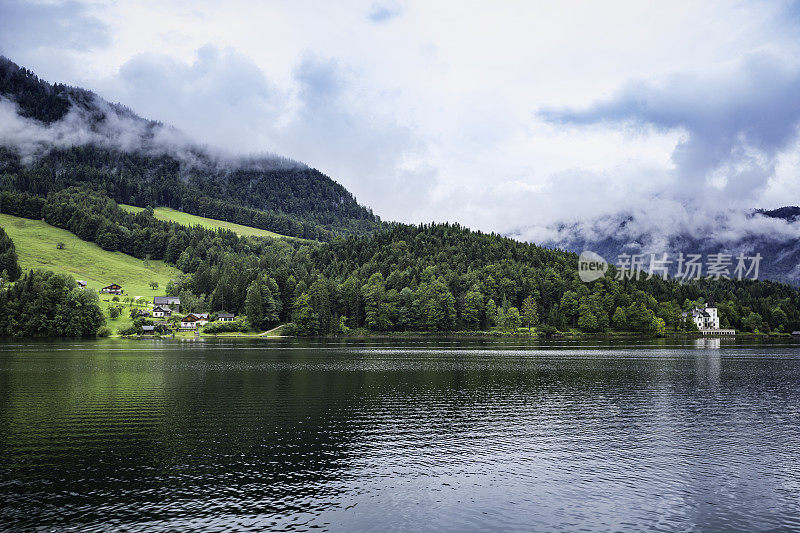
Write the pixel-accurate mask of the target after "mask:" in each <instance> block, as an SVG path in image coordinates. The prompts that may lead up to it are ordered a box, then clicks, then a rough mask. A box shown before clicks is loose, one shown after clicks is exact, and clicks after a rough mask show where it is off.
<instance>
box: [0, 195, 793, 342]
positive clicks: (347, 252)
mask: <svg viewBox="0 0 800 533" xmlns="http://www.w3.org/2000/svg"><path fill="white" fill-rule="evenodd" d="M0 201H2V204H3V206H4V208H5V209H6V211H7V212H10V213H11V214H15V215H18V216H26V217H29V218H36V219H39V218H42V219H44V220H45V221H46V222H48V223H50V224H52V225H54V226H57V227H60V228H65V229H68V230H69V231H71V232H73V233H75V234H76V235H78V236H79V237H81V238H83V239H85V240H89V241H93V242H96V243H97V244H99V245H100V246H101V247H103V248H104V249H107V250H119V251H122V252H124V253H127V254H130V255H133V256H135V257H140V258H145V257H149V258H150V259H163V260H165V261H167V262H168V263H171V264H174V265H175V266H177V268H178V269H180V270H181V271H183V272H184V273H185V275H184V276H182V277H181V278H179V279H177V280H175V281H174V282H172V283H171V284H170V285H169V286H168V287H167V290H168V292H169V293H170V294H172V295H177V296H180V297H181V301H182V304H183V306H184V308H186V309H191V310H193V311H212V312H213V311H223V310H224V311H232V312H235V313H236V314H238V315H244V316H246V317H247V318H248V320H249V321H250V323H251V324H252V325H253V326H254V327H257V328H266V327H268V326H271V325H273V324H277V323H278V322H281V321H291V322H292V328H293V331H294V332H296V333H297V334H301V335H317V334H331V333H342V332H346V331H348V330H349V329H351V328H365V329H367V330H370V331H376V332H393V331H432V332H446V331H464V330H468V331H476V330H486V329H488V328H491V327H493V326H502V327H505V328H508V329H514V328H516V327H519V326H522V325H527V324H531V325H536V324H539V330H540V332H545V333H549V332H554V331H556V330H566V329H569V328H573V327H577V328H579V329H580V330H582V331H585V332H591V333H597V332H603V331H607V330H610V329H614V330H623V331H635V332H640V333H646V334H655V335H658V334H662V333H663V332H664V330H665V328H676V327H679V326H680V319H679V316H680V312H681V310H684V309H687V308H688V307H690V306H693V305H695V304H697V303H698V302H700V301H702V300H706V301H707V300H708V299H711V298H713V299H714V300H715V301H716V303H717V305H718V307H719V308H720V311H721V317H722V325H723V326H726V327H734V328H736V329H740V330H746V331H756V330H757V331H761V332H765V331H791V330H793V329H800V292H798V290H797V289H795V288H793V287H791V286H789V285H785V284H780V283H773V282H765V281H731V280H724V279H723V280H718V281H712V280H702V281H699V282H692V283H678V282H675V281H671V280H663V279H661V278H658V277H655V278H652V279H649V280H648V279H644V276H643V277H642V279H639V280H636V279H620V280H618V279H615V274H616V271H615V269H614V268H613V267H612V268H611V269H610V270H609V272H608V273H607V274H606V276H605V277H604V278H602V279H600V280H597V281H595V282H593V283H583V282H582V281H580V279H579V277H578V275H577V256H576V255H575V254H573V253H569V252H564V251H559V250H551V249H547V248H542V247H539V246H536V245H533V244H528V243H522V242H518V241H515V240H512V239H508V238H504V237H501V236H499V235H494V234H484V233H481V232H475V231H470V230H468V229H465V228H463V227H460V226H458V225H451V224H436V225H421V226H409V225H403V224H391V225H387V226H385V227H384V228H383V229H382V230H379V231H378V232H375V233H374V234H371V235H368V236H360V237H355V236H353V237H348V238H341V237H340V238H336V239H334V240H333V241H331V242H329V243H308V242H302V241H288V240H285V239H269V238H257V237H239V236H237V235H236V234H234V233H233V232H230V231H214V230H210V229H204V228H201V227H192V228H188V227H185V226H180V225H178V224H175V223H172V222H165V221H161V220H157V219H156V218H155V217H153V214H152V211H151V210H147V209H146V210H144V211H141V212H139V213H136V214H133V213H130V212H127V211H124V210H122V209H120V208H119V207H118V206H117V205H116V204H115V203H114V202H113V201H112V200H111V199H109V198H108V197H105V196H103V195H102V194H100V193H98V192H96V191H90V190H87V189H82V188H69V189H64V190H62V191H60V192H57V193H52V194H50V195H49V196H48V197H47V199H46V200H44V199H42V198H40V197H36V196H32V195H29V194H25V193H12V192H3V193H0ZM0 312H2V310H0Z"/></svg>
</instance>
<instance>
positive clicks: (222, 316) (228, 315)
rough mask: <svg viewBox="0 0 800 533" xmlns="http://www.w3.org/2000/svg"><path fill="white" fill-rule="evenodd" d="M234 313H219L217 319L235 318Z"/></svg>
mask: <svg viewBox="0 0 800 533" xmlns="http://www.w3.org/2000/svg"><path fill="white" fill-rule="evenodd" d="M233 316H234V315H233V313H217V318H233Z"/></svg>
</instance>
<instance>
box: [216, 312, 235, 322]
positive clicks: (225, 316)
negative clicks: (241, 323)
mask: <svg viewBox="0 0 800 533" xmlns="http://www.w3.org/2000/svg"><path fill="white" fill-rule="evenodd" d="M217 320H219V321H220V322H233V321H234V320H236V317H235V316H234V315H233V313H217Z"/></svg>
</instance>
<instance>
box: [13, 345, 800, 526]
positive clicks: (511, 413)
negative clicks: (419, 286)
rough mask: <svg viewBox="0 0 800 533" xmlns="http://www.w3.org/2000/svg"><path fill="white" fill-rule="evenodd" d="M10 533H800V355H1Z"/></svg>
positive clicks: (321, 349)
mask: <svg viewBox="0 0 800 533" xmlns="http://www.w3.org/2000/svg"><path fill="white" fill-rule="evenodd" d="M0 502H2V503H0V529H4V528H5V529H8V530H15V531H16V530H20V529H29V528H34V527H39V528H42V529H48V530H53V529H56V530H59V529H65V528H74V529H75V530H80V531H93V530H106V529H115V530H119V529H125V530H129V531H137V530H141V531H152V530H154V529H172V530H175V529H180V530H183V529H195V530H213V531H216V530H220V529H223V528H225V529H240V530H279V531H304V530H309V529H317V528H322V529H330V530H336V531H364V530H410V531H419V530H449V531H465V530H497V529H500V530H557V529H561V530H568V531H574V530H578V529H589V530H630V531H640V530H643V529H652V530H665V531H675V530H699V531H731V530H743V531H755V530H779V529H780V530H792V529H794V530H798V529H800V344H797V343H795V342H793V341H790V340H787V341H783V342H775V343H758V342H753V341H751V342H746V341H742V340H736V339H722V340H720V339H697V340H693V339H687V340H681V341H665V340H662V341H624V342H623V341H620V342H617V343H602V342H594V343H589V342H584V343H580V342H575V341H561V342H556V341H553V342H549V343H536V342H535V341H521V340H502V341H493V340H469V339H466V340H465V339H454V340H409V339H403V340H395V341H378V340H376V341H357V340H350V341H342V342H334V341H313V340H309V341H299V340H288V339H285V340H278V339H242V340H235V339H200V340H194V339H192V340H185V341H180V340H163V341H159V340H144V341H130V340H114V339H107V340H97V341H61V342H35V341H22V342H5V343H3V344H0Z"/></svg>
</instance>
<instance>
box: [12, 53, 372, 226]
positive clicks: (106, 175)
mask: <svg viewBox="0 0 800 533" xmlns="http://www.w3.org/2000/svg"><path fill="white" fill-rule="evenodd" d="M76 185H82V186H89V187H92V188H95V189H99V190H102V191H103V192H105V193H106V194H108V195H109V196H110V197H112V198H113V199H114V200H115V201H117V202H119V203H130V204H134V205H140V206H146V205H153V206H158V205H163V206H167V207H172V208H175V209H181V210H185V211H187V212H191V213H193V214H198V215H204V216H210V217H214V218H221V219H225V220H231V221H235V222H239V223H243V224H248V225H251V226H255V227H262V228H264V229H269V230H271V231H276V232H278V233H284V234H288V235H293V236H298V237H306V238H312V239H322V240H327V239H330V238H331V237H332V236H334V235H337V234H351V233H355V234H360V233H365V232H369V231H372V230H373V229H375V228H376V227H378V225H379V224H380V221H379V219H378V218H377V217H375V216H374V215H373V214H372V212H371V210H369V209H368V208H365V207H363V206H361V205H359V204H358V202H357V201H356V199H355V198H354V197H353V195H352V194H351V193H350V192H348V191H347V190H346V189H345V188H344V187H343V186H341V185H340V184H338V183H336V182H335V181H333V180H332V179H330V178H329V177H328V176H325V175H324V174H322V173H321V172H319V171H318V170H316V169H313V168H310V167H308V166H307V165H305V164H303V163H300V162H297V161H292V160H290V159H287V158H283V157H280V156H277V155H274V154H268V153H267V154H255V155H235V154H231V153H229V152H226V151H223V150H220V149H216V148H212V147H208V146H204V145H200V144H198V143H196V142H194V141H192V139H191V138H190V137H189V136H188V135H186V134H184V133H182V132H180V131H178V130H176V129H175V128H172V127H170V126H167V125H164V124H161V123H159V122H156V121H152V120H146V119H143V118H141V117H139V116H137V115H136V114H135V113H134V112H133V111H131V110H130V109H128V108H126V107H125V106H123V105H120V104H113V103H109V102H107V101H105V100H103V99H102V98H100V97H99V96H97V95H96V94H94V93H92V92H91V91H87V90H85V89H81V88H76V87H69V86H66V85H62V84H50V83H48V82H46V81H43V80H40V79H39V78H38V77H37V76H36V75H35V74H34V73H33V72H31V71H29V70H27V69H25V68H22V67H19V66H18V65H16V64H15V63H13V62H12V61H10V60H9V59H7V58H5V57H2V56H0V186H2V187H3V188H5V189H11V190H16V191H20V192H30V193H34V194H40V195H41V194H46V193H48V192H50V191H56V190H60V189H63V188H66V187H70V186H76Z"/></svg>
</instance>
